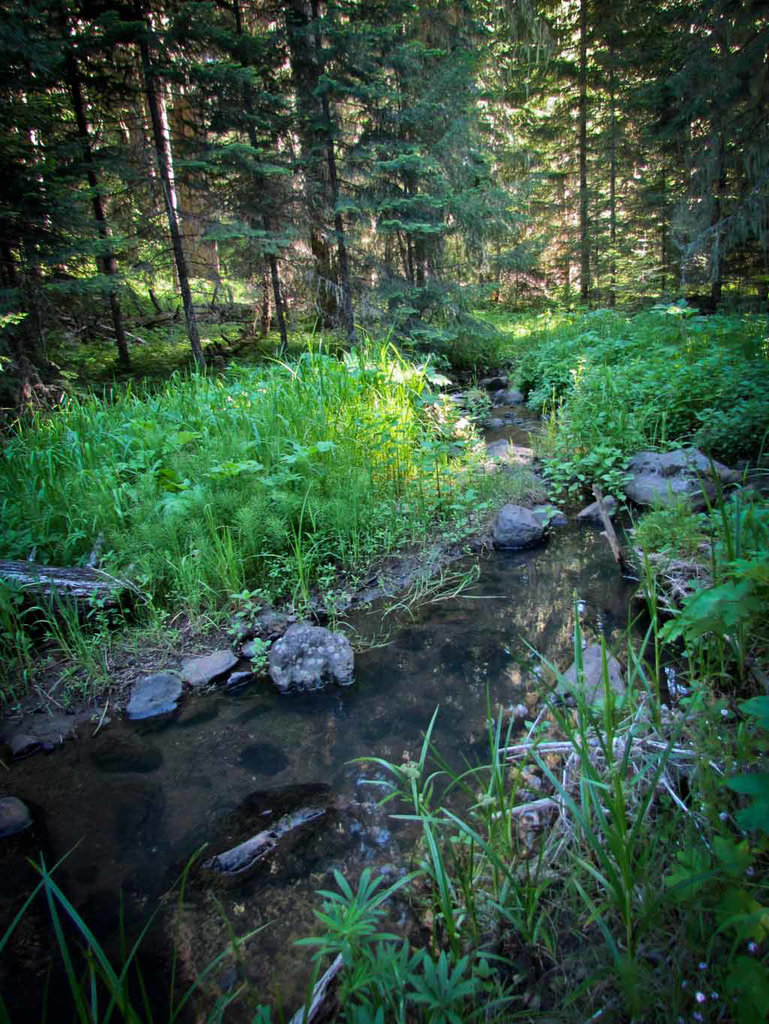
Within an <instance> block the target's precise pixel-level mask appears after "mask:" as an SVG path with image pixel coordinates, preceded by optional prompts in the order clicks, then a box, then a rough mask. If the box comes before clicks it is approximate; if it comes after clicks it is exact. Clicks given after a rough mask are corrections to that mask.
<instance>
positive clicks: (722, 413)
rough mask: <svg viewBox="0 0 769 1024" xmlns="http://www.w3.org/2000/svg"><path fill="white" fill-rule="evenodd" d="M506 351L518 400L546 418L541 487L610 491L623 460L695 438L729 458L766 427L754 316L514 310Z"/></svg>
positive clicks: (768, 407) (766, 382) (759, 320)
mask: <svg viewBox="0 0 769 1024" xmlns="http://www.w3.org/2000/svg"><path fill="white" fill-rule="evenodd" d="M505 337H506V338H507V339H508V341H507V352H508V359H510V360H511V361H512V362H514V364H515V366H516V370H515V373H516V379H517V383H518V385H519V386H520V387H521V388H522V390H523V391H524V393H525V395H526V397H527V401H528V404H529V405H530V406H531V407H532V408H533V409H536V410H537V411H538V412H541V413H543V415H545V416H546V417H547V418H548V421H549V425H548V429H547V430H546V432H545V436H544V438H543V445H542V452H543V455H544V456H545V457H546V460H547V464H548V468H547V473H548V475H549V478H550V481H551V483H552V485H553V486H554V487H555V488H556V490H558V491H567V492H569V493H571V494H573V495H576V494H579V493H581V492H582V491H583V490H585V489H586V488H587V487H588V486H589V485H590V484H591V483H593V482H595V483H598V484H600V485H601V486H602V487H603V488H604V489H605V491H606V492H607V493H611V494H614V495H616V496H617V497H621V495H622V491H623V484H624V470H625V467H626V464H627V458H628V457H629V456H631V455H633V454H634V453H635V452H638V451H641V450H643V449H646V448H659V449H662V450H664V449H666V448H677V447H681V446H682V445H694V446H696V447H698V448H701V449H702V450H703V451H704V452H705V453H706V454H708V455H711V456H712V457H713V458H715V459H718V460H720V461H723V462H726V463H727V464H733V463H734V462H735V461H736V460H739V459H741V458H745V457H748V456H751V455H755V454H756V453H757V451H758V450H759V449H760V447H761V444H762V440H763V439H764V437H765V435H766V433H767V430H769V335H768V334H767V319H766V317H764V316H737V315H719V316H709V317H705V316H699V315H697V313H696V311H694V310H693V309H691V308H690V307H687V306H686V305H685V304H682V305H673V306H661V307H656V308H654V309H652V310H649V311H647V312H643V313H637V314H635V315H629V314H627V313H622V312H619V311H616V310H607V309H600V310H594V311H591V312H577V313H560V312H552V313H544V314H541V315H540V316H538V317H536V318H531V317H521V318H518V319H517V321H516V320H514V321H513V323H512V324H510V325H508V332H507V334H506V335H505Z"/></svg>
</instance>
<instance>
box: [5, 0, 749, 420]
mask: <svg viewBox="0 0 769 1024" xmlns="http://www.w3.org/2000/svg"><path fill="white" fill-rule="evenodd" d="M768 43H769V18H767V14H766V9H765V7H764V6H763V5H762V4H759V3H754V2H750V0H736V2H735V0H718V2H712V0H666V2H664V3H657V4H648V3H645V2H640V0H620V2H611V3H607V2H604V0H564V2H551V0H542V2H541V3H539V4H532V3H530V2H529V0H507V2H506V3H503V4H496V3H488V2H485V0H465V2H459V0H434V2H419V3H414V2H408V0H387V2H382V0H380V2H378V0H373V2H372V0H366V2H365V3H364V2H356V0H328V2H324V0H285V2H282V3H276V2H273V0H226V2H225V0H220V2H211V3H182V2H176V0H165V2H163V0H158V2H150V3H148V2H146V0H135V2H129V3H124V4H121V3H109V2H104V0H89V2H81V0H53V2H46V3H43V2H38V0H5V2H3V3H2V4H1V5H0V51H1V53H2V62H1V64H0V90H2V105H1V109H2V113H1V114H0V116H1V117H2V127H1V128H0V130H1V131H2V136H3V145H2V156H0V160H2V168H1V169H0V170H1V173H2V178H3V183H4V188H3V192H2V198H0V316H2V320H1V321H0V324H2V329H1V333H0V346H1V347H0V359H2V366H3V375H4V394H3V403H2V404H3V405H5V406H8V405H13V404H16V403H18V401H19V400H22V401H24V400H26V399H28V398H29V397H30V395H31V394H32V393H33V392H34V389H35V387H36V385H37V384H38V383H39V382H40V375H42V377H43V378H45V376H46V372H47V371H48V370H49V368H50V363H51V359H52V356H51V345H52V344H54V346H55V345H56V344H59V343H61V341H62V339H63V340H64V341H66V342H68V343H70V344H78V343H81V342H93V343H98V344H100V345H102V346H108V345H114V346H116V352H117V358H118V361H119V363H120V364H121V366H122V367H123V368H127V367H128V366H129V364H130V360H131V347H132V346H133V345H134V344H136V343H137V341H136V336H135V332H134V331H133V330H132V329H131V324H130V320H131V318H133V317H136V316H137V315H138V316H141V315H142V314H145V313H147V312H149V313H161V312H162V311H165V312H169V311H172V312H173V315H174V316H175V317H176V319H177V320H178V322H179V323H180V324H181V323H184V324H185V327H186V334H187V337H188V339H189V342H190V344H191V348H192V353H193V355H194V359H195V360H196V362H197V363H198V365H200V366H202V365H204V363H205V360H206V355H205V353H204V349H203V342H201V331H200V327H199V320H200V315H201V309H206V308H207V307H209V306H212V307H215V306H216V304H217V303H219V304H221V303H224V302H226V303H229V304H230V306H231V307H238V308H241V309H243V308H245V309H249V310H252V311H253V316H252V320H253V326H254V331H256V330H257V329H261V332H262V333H266V332H267V331H268V330H269V329H270V328H273V329H274V330H275V331H276V332H277V336H278V337H279V339H280V344H281V345H282V347H285V345H286V342H287V338H288V334H289V333H290V330H291V324H292V323H297V322H298V320H299V319H301V318H302V317H304V318H305V319H306V318H310V319H312V320H315V321H316V322H319V323H321V324H322V325H323V326H332V327H335V328H338V329H339V330H340V331H341V332H342V334H343V335H347V336H348V337H349V338H350V339H351V340H355V338H356V337H357V332H358V331H359V330H360V329H361V328H363V329H372V330H373V329H376V330H380V329H384V330H392V331H393V332H394V333H395V336H396V338H398V339H399V340H401V341H403V342H404V343H405V344H407V345H411V346H417V347H424V346H427V347H432V348H437V349H438V350H442V351H449V352H450V351H451V348H452V346H453V345H454V343H456V342H457V341H458V340H459V341H461V339H462V337H463V336H465V335H466V334H467V331H468V330H476V331H477V330H478V326H477V322H476V321H474V320H473V319H472V315H471V314H472V311H473V310H474V309H477V308H478V307H479V306H480V305H483V304H485V303H501V304H503V305H505V306H507V307H514V308H515V307H519V306H521V305H524V306H531V305H536V304H542V303H545V302H554V301H560V302H564V303H566V304H567V305H569V304H574V303H581V304H590V305H598V306H600V305H604V306H614V305H617V304H619V305H620V306H623V307H632V308H637V307H639V306H643V305H644V304H651V303H653V302H655V301H659V300H660V299H663V300H664V299H670V300H672V299H677V298H680V297H682V296H685V295H688V296H689V297H690V298H691V297H694V301H695V302H696V303H697V304H698V305H699V307H700V308H701V309H703V308H704V309H707V310H713V311H714V310H716V309H717V308H719V307H720V306H722V305H724V304H726V305H729V306H731V307H732V308H734V307H737V308H754V309H757V308H763V307H764V306H765V304H766V299H767V293H768V291H769V264H768V263H767V238H768V225H767V195H768V194H769V145H767V141H768V140H767V133H768V132H769V118H767V102H766V100H767V96H768V95H769V75H768V74H767V45H768ZM751 304H752V305H751ZM469 325H471V326H469ZM473 325H474V326H473ZM140 340H141V339H140ZM49 376H50V374H49Z"/></svg>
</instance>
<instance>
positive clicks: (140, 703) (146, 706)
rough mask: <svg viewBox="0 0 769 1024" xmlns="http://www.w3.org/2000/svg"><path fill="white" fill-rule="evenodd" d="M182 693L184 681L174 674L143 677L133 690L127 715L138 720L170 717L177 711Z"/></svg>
mask: <svg viewBox="0 0 769 1024" xmlns="http://www.w3.org/2000/svg"><path fill="white" fill-rule="evenodd" d="M181 693H182V681H181V679H180V678H179V676H177V675H175V674H174V673H173V672H153V673H152V675H149V676H141V677H140V678H139V679H137V680H136V682H135V683H134V685H133V687H132V688H131V699H130V700H129V702H128V707H127V708H126V715H127V716H128V718H131V719H136V720H138V719H142V718H153V717H154V716H155V715H168V714H170V713H171V712H172V711H175V710H176V707H177V703H178V700H179V697H181Z"/></svg>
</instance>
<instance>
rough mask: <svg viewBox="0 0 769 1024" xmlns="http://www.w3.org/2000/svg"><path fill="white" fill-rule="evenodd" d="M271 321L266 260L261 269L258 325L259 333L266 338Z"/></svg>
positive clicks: (268, 273) (268, 272)
mask: <svg viewBox="0 0 769 1024" xmlns="http://www.w3.org/2000/svg"><path fill="white" fill-rule="evenodd" d="M271 319H272V315H271V310H270V271H269V267H268V264H267V260H265V261H264V265H263V267H262V315H261V323H260V324H259V333H260V334H261V336H262V337H263V338H266V337H267V335H268V334H269V333H270V321H271Z"/></svg>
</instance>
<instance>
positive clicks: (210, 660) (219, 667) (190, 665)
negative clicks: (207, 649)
mask: <svg viewBox="0 0 769 1024" xmlns="http://www.w3.org/2000/svg"><path fill="white" fill-rule="evenodd" d="M237 663H238V658H237V655H235V654H233V653H232V651H214V652H213V654H204V655H203V657H201V658H185V659H184V661H183V662H182V679H183V681H184V682H185V683H188V684H189V685H190V686H208V685H209V683H215V682H216V680H217V679H221V678H222V676H226V675H227V673H228V672H231V671H232V669H233V668H235V666H236V665H237Z"/></svg>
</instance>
